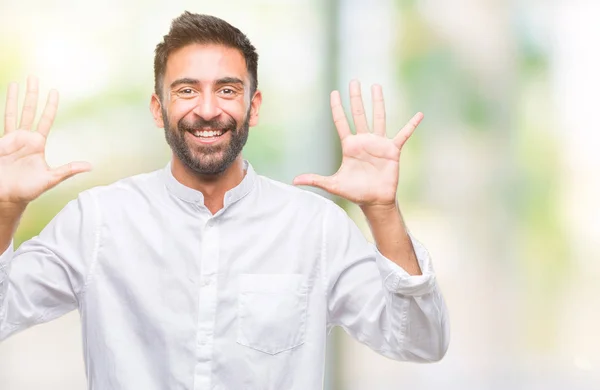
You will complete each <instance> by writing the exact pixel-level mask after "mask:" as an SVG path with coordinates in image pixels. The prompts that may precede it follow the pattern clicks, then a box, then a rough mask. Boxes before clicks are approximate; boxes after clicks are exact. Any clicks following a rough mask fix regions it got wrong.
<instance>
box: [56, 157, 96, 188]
mask: <svg viewBox="0 0 600 390" xmlns="http://www.w3.org/2000/svg"><path fill="white" fill-rule="evenodd" d="M91 170H92V164H90V163H89V162H85V161H75V162H70V163H68V164H65V165H62V166H60V167H58V168H54V169H52V170H51V171H50V175H51V178H50V180H49V181H48V188H47V189H50V188H52V187H55V186H56V185H58V184H60V183H62V182H63V181H65V180H67V179H68V178H71V177H73V176H75V175H77V174H78V173H82V172H88V171H91Z"/></svg>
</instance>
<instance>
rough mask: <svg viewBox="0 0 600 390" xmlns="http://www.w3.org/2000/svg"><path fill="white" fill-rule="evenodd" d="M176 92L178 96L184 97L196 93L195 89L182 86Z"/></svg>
mask: <svg viewBox="0 0 600 390" xmlns="http://www.w3.org/2000/svg"><path fill="white" fill-rule="evenodd" d="M176 94H177V96H179V97H182V98H186V97H192V96H195V95H196V91H195V90H193V89H192V88H182V89H180V90H179V91H177V92H176Z"/></svg>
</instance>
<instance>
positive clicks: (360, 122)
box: [350, 80, 369, 134]
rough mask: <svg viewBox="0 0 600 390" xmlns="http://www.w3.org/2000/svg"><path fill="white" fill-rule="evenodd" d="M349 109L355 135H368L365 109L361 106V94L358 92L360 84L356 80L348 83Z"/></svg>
mask: <svg viewBox="0 0 600 390" xmlns="http://www.w3.org/2000/svg"><path fill="white" fill-rule="evenodd" d="M350 107H351V109H352V119H353V120H354V126H355V127H356V133H357V134H358V133H368V132H369V124H368V123H367V117H366V115H365V107H364V106H363V101H362V94H361V92H360V83H359V82H358V80H352V81H351V82H350Z"/></svg>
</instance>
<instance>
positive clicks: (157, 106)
mask: <svg viewBox="0 0 600 390" xmlns="http://www.w3.org/2000/svg"><path fill="white" fill-rule="evenodd" d="M150 112H151V113H152V116H153V117H154V123H155V124H156V127H160V128H164V127H165V122H164V118H163V115H162V105H161V103H160V99H159V98H158V95H157V94H155V93H153V94H152V98H151V99H150Z"/></svg>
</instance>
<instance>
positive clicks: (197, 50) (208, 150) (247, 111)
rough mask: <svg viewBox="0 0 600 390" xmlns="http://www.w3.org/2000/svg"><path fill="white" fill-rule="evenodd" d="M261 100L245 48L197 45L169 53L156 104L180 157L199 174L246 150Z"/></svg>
mask: <svg viewBox="0 0 600 390" xmlns="http://www.w3.org/2000/svg"><path fill="white" fill-rule="evenodd" d="M260 100H261V97H260V92H257V93H255V95H254V96H253V97H252V99H251V96H250V78H249V75H248V71H247V68H246V61H245V59H244V57H243V55H242V53H241V52H240V51H239V50H237V49H233V48H229V47H225V46H221V45H200V44H191V45H188V46H185V47H183V48H181V49H179V50H177V51H175V52H173V53H171V55H170V56H169V58H168V60H167V66H166V71H165V76H164V80H163V96H162V99H161V102H158V97H153V102H152V105H153V112H154V113H155V119H157V120H158V121H157V124H158V122H162V124H163V126H161V127H164V129H165V137H166V139H167V143H168V144H169V146H170V147H171V149H172V150H173V153H174V154H175V156H176V157H177V158H178V159H179V160H180V161H181V162H182V163H183V164H184V165H186V166H187V167H188V168H189V169H191V170H192V171H194V172H196V173H199V174H203V175H215V174H219V173H221V172H223V171H225V170H226V169H227V168H228V167H229V166H230V165H231V164H232V163H233V161H235V159H236V158H237V157H238V156H239V155H240V152H241V151H242V148H243V147H244V145H245V144H246V141H247V139H248V129H249V127H250V126H253V125H255V124H256V122H257V120H258V108H259V106H260ZM157 103H159V106H156V104H157ZM157 109H158V110H159V112H156V110H157ZM158 114H160V116H161V118H157V115H158ZM159 125H160V124H159Z"/></svg>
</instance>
